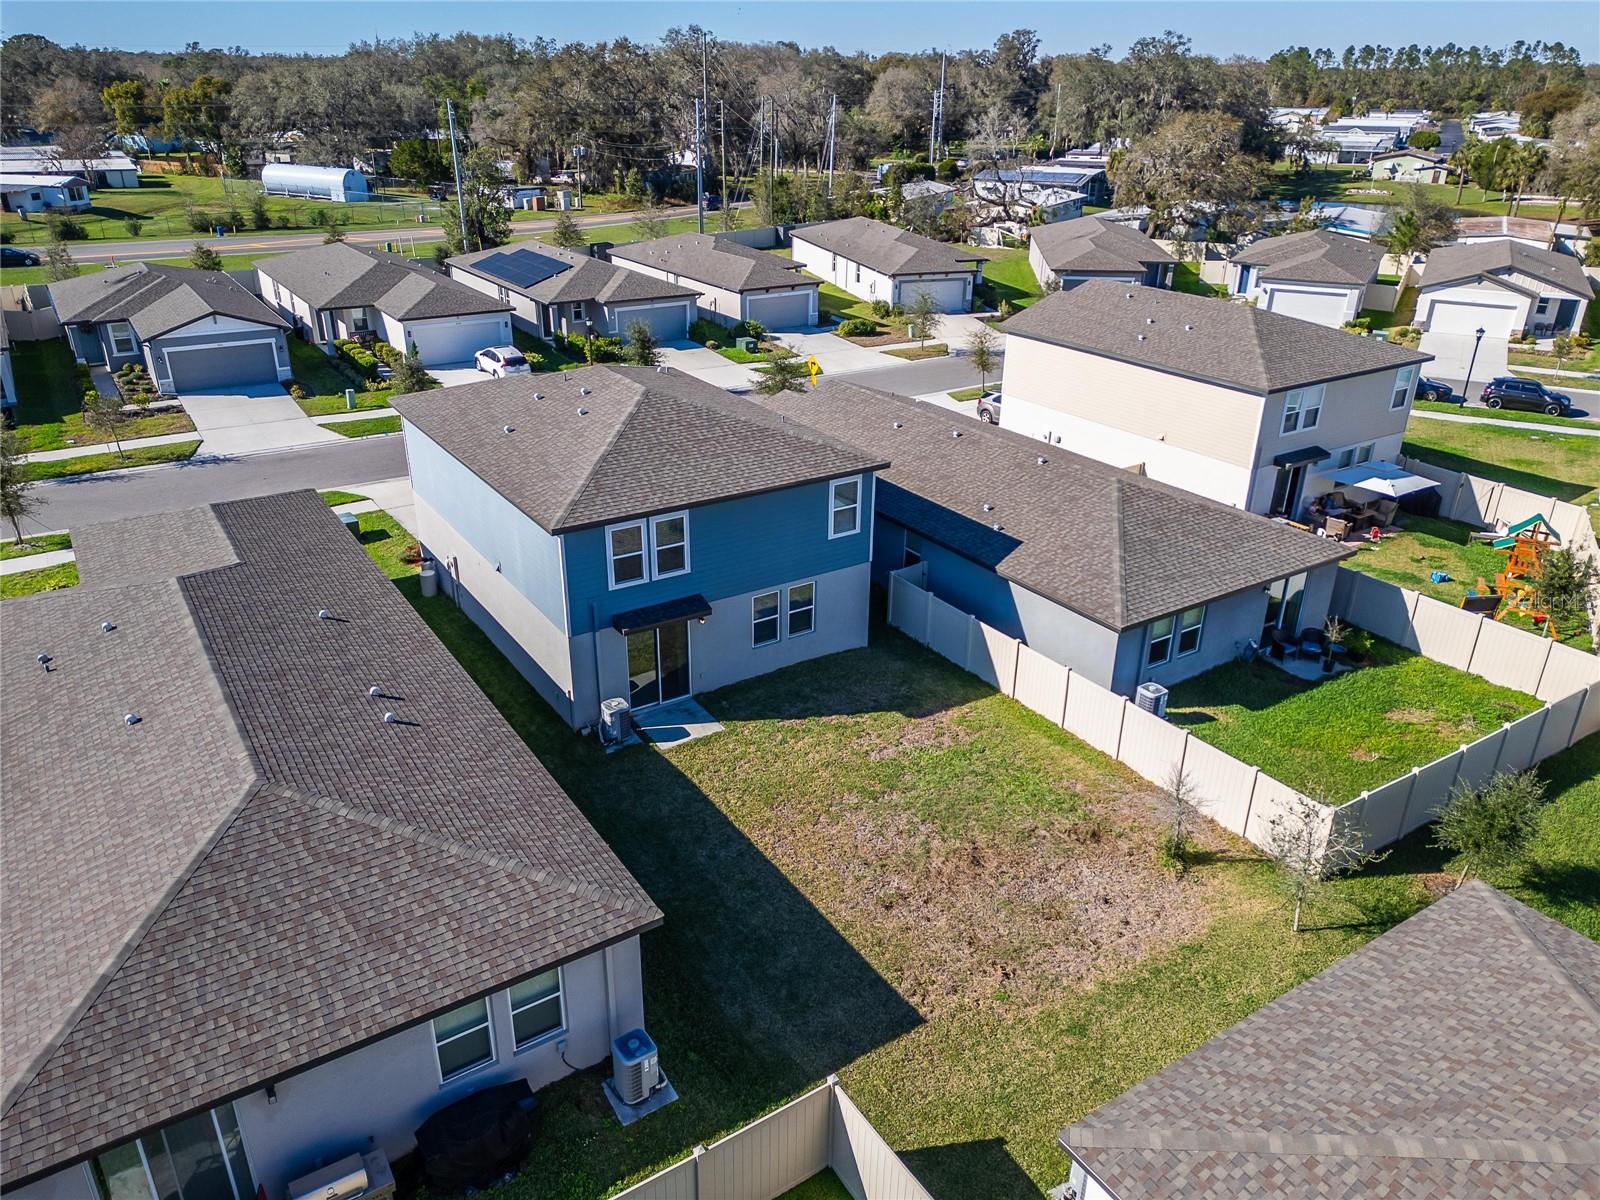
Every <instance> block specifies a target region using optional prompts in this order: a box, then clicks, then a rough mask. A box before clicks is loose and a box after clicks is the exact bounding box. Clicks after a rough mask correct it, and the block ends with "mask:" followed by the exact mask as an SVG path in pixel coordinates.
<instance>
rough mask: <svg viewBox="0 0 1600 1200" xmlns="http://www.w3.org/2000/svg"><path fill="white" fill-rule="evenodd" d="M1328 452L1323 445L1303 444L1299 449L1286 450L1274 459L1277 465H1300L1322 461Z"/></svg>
mask: <svg viewBox="0 0 1600 1200" xmlns="http://www.w3.org/2000/svg"><path fill="white" fill-rule="evenodd" d="M1327 457H1328V452H1327V451H1326V450H1324V449H1323V448H1322V447H1321V446H1301V447H1300V449H1298V450H1285V451H1284V452H1283V453H1282V454H1280V455H1278V456H1277V457H1276V458H1274V459H1273V460H1272V465H1273V466H1275V467H1298V466H1299V465H1300V464H1301V463H1308V462H1321V461H1322V460H1323V459H1325V458H1327Z"/></svg>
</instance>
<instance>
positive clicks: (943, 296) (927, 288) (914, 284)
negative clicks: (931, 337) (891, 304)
mask: <svg viewBox="0 0 1600 1200" xmlns="http://www.w3.org/2000/svg"><path fill="white" fill-rule="evenodd" d="M918 292H926V293H927V294H928V296H929V297H930V298H931V299H932V300H933V305H934V308H936V309H937V310H938V311H939V312H947V313H958V312H966V311H967V288H966V282H965V281H964V280H960V279H928V280H921V279H907V280H906V281H904V282H903V283H901V285H900V305H901V307H902V308H909V307H911V305H912V303H913V302H915V300H916V298H917V293H918Z"/></svg>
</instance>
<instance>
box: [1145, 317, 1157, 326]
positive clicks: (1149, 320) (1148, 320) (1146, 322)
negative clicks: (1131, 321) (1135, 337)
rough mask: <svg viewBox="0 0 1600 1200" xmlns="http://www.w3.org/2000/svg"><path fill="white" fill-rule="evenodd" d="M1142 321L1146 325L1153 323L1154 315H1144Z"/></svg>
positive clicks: (1154, 321) (1154, 320)
mask: <svg viewBox="0 0 1600 1200" xmlns="http://www.w3.org/2000/svg"><path fill="white" fill-rule="evenodd" d="M1144 323H1145V324H1146V325H1154V324H1155V323H1156V319H1155V318H1154V317H1146V318H1145V319H1144Z"/></svg>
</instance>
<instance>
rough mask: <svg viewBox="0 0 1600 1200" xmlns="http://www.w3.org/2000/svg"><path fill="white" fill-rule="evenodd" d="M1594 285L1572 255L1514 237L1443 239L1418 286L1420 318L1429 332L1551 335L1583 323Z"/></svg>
mask: <svg viewBox="0 0 1600 1200" xmlns="http://www.w3.org/2000/svg"><path fill="white" fill-rule="evenodd" d="M1593 298H1594V287H1593V285H1592V284H1591V283H1590V281H1589V277H1588V276H1587V275H1586V274H1584V270H1583V264H1582V263H1581V262H1580V261H1579V260H1578V259H1576V258H1574V257H1573V256H1572V255H1570V254H1561V253H1558V252H1556V251H1554V250H1541V249H1536V248H1535V247H1532V246H1529V245H1526V244H1525V243H1523V242H1519V241H1516V240H1514V239H1511V238H1501V239H1497V240H1495V241H1487V242H1462V243H1457V244H1455V245H1450V246H1440V247H1439V248H1438V249H1437V250H1434V251H1433V252H1432V253H1431V254H1429V255H1428V259H1427V262H1426V263H1425V264H1424V266H1423V268H1422V283H1421V285H1420V287H1419V288H1418V291H1417V324H1418V325H1420V326H1421V327H1422V328H1423V329H1425V330H1427V331H1428V332H1429V333H1458V334H1471V333H1475V332H1476V331H1477V330H1479V329H1482V330H1483V331H1484V334H1485V335H1486V336H1488V337H1515V336H1517V335H1520V334H1525V333H1529V334H1533V335H1534V336H1536V337H1551V336H1554V335H1555V334H1558V333H1569V332H1572V331H1575V330H1579V329H1582V328H1583V314H1584V312H1585V310H1586V309H1587V308H1588V307H1589V301H1590V300H1592V299H1593Z"/></svg>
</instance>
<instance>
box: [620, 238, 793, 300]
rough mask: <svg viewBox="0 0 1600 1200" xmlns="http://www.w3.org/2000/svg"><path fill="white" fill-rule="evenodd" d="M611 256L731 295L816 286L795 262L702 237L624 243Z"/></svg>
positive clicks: (743, 246)
mask: <svg viewBox="0 0 1600 1200" xmlns="http://www.w3.org/2000/svg"><path fill="white" fill-rule="evenodd" d="M611 257H612V258H613V259H615V260H616V261H618V262H621V263H623V264H627V263H630V262H631V263H639V264H641V265H643V266H650V267H654V268H656V269H657V270H661V271H666V272H668V273H670V274H673V275H678V276H681V277H683V278H685V279H692V280H694V281H695V282H696V283H704V284H709V285H711V286H712V287H718V288H722V289H724V290H726V291H730V292H748V291H755V290H758V289H764V288H797V287H818V286H820V285H819V284H818V282H817V281H816V280H815V279H812V278H810V277H809V276H806V275H804V274H802V273H801V271H800V267H799V264H797V263H794V262H791V261H790V260H788V259H784V258H779V257H778V256H777V255H775V254H768V253H767V252H766V251H765V250H755V249H752V248H751V247H749V246H746V245H744V244H743V243H741V242H736V241H734V240H733V239H731V238H727V237H721V236H717V235H713V234H706V233H680V234H677V235H675V236H673V237H663V238H655V239H653V240H651V241H648V242H628V243H626V244H624V245H621V246H614V247H612V249H611Z"/></svg>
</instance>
